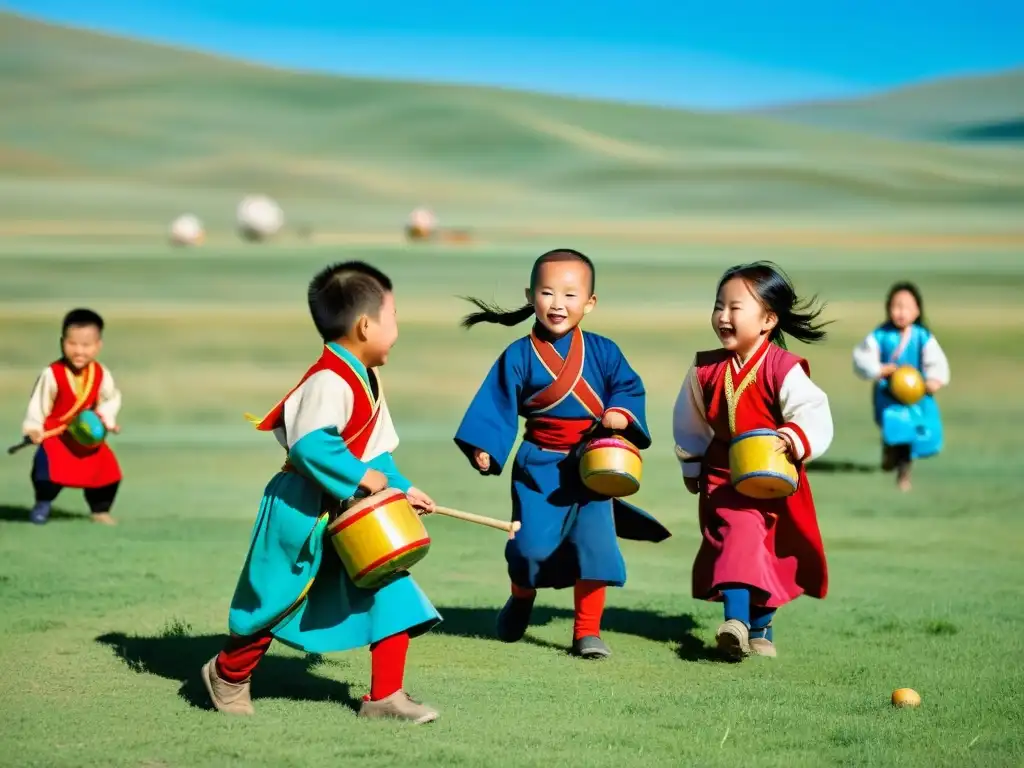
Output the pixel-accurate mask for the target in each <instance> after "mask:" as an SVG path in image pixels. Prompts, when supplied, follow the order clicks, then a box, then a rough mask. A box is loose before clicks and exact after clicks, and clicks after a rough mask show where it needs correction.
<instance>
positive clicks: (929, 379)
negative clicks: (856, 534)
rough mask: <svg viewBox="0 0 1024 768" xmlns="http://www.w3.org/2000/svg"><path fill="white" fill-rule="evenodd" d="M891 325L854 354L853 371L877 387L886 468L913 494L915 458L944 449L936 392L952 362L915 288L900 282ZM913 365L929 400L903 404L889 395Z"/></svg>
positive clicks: (889, 310) (893, 294)
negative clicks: (892, 380)
mask: <svg viewBox="0 0 1024 768" xmlns="http://www.w3.org/2000/svg"><path fill="white" fill-rule="evenodd" d="M885 307H886V315H887V318H886V321H885V322H884V323H882V324H881V325H880V326H878V327H877V328H875V330H873V331H872V332H871V333H869V334H868V335H867V337H866V338H865V339H864V341H862V342H861V343H860V344H859V345H857V347H856V348H855V349H854V350H853V369H854V371H855V372H856V373H857V375H858V376H860V377H861V378H864V379H867V380H869V381H873V382H875V386H874V392H873V404H874V415H875V424H877V425H878V427H879V429H880V430H881V432H882V469H883V470H884V471H886V472H891V471H892V470H894V469H895V470H896V485H897V487H898V488H899V489H900V490H901V491H909V490H910V470H911V464H912V462H913V460H914V459H925V458H928V457H930V456H935V455H936V454H938V453H939V452H940V451H941V450H942V438H943V434H942V417H941V415H940V413H939V405H938V403H937V402H936V401H935V397H934V395H935V393H936V392H938V391H939V390H940V389H942V387H945V386H947V385H948V384H949V361H948V360H947V359H946V354H945V352H943V351H942V347H940V346H939V342H938V340H937V339H936V338H935V336H933V335H932V332H931V331H930V330H928V325H927V324H926V323H925V319H924V300H923V299H922V298H921V292H920V291H919V290H918V288H917V286H916V285H914V284H913V283H907V282H902V283H896V284H895V285H893V286H892V287H891V288H890V289H889V295H888V296H887V297H886V300H885ZM904 365H909V366H911V367H913V368H916V369H917V370H918V371H920V373H921V376H922V377H923V378H924V385H925V396H924V397H923V398H922V399H921V400H920V401H919V402H917V403H915V404H913V405H904V404H902V403H900V402H898V401H897V400H895V399H894V398H893V396H892V395H891V394H890V392H889V377H890V376H892V374H893V373H894V372H895V371H896V369H897V368H900V367H901V366H904Z"/></svg>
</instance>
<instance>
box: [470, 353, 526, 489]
mask: <svg viewBox="0 0 1024 768" xmlns="http://www.w3.org/2000/svg"><path fill="white" fill-rule="evenodd" d="M524 348H525V347H524V346H523V345H522V344H521V343H516V344H513V345H512V346H510V347H509V348H508V349H506V350H505V351H504V352H502V353H501V357H499V358H498V360H497V361H496V362H495V363H494V365H493V366H491V370H490V371H489V372H488V374H487V378H485V379H484V383H483V384H481V385H480V389H479V390H478V391H477V393H476V396H475V397H474V398H473V401H472V402H471V403H470V404H469V408H467V409H466V415H465V416H463V417H462V423H461V424H459V429H458V431H457V432H456V433H455V444H456V445H457V446H459V448H460V449H461V450H462V452H463V453H464V454H465V455H466V458H467V459H469V462H470V464H472V465H473V467H475V468H476V469H477V470H479V471H480V472H481V473H483V474H485V475H500V474H501V470H502V468H503V467H504V466H505V462H506V461H508V455H509V453H511V452H512V446H513V445H514V444H515V441H516V432H517V431H518V429H519V398H520V393H521V392H522V389H523V380H524V379H525V376H526V362H525V361H524V360H523V349H524Z"/></svg>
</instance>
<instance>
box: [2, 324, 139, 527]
mask: <svg viewBox="0 0 1024 768" xmlns="http://www.w3.org/2000/svg"><path fill="white" fill-rule="evenodd" d="M60 344H61V357H60V359H59V360H57V361H56V362H53V363H51V364H50V365H49V366H47V367H46V369H45V370H44V371H43V372H42V373H41V374H39V378H37V379H36V383H35V387H34V388H33V389H32V396H31V397H30V398H29V401H28V408H27V410H26V412H25V420H24V422H23V423H22V425H21V429H22V432H23V434H24V435H25V436H26V437H28V438H29V439H30V440H31V441H32V442H33V443H35V444H36V445H38V446H39V448H38V449H37V450H36V455H35V459H34V460H33V462H32V472H31V478H32V486H33V488H34V489H35V506H33V507H32V512H31V513H30V519H31V521H32V522H33V523H36V524H37V525H43V524H44V523H46V521H47V520H49V518H50V508H51V506H52V505H53V501H54V499H56V498H57V495H58V494H59V493H60V492H61V490H62V489H64V488H82V489H84V490H85V500H86V503H87V504H88V505H89V510H90V511H91V512H92V520H93V522H96V523H101V524H104V525H114V524H115V520H114V518H113V517H111V515H110V509H111V507H112V506H113V504H114V499H115V497H116V496H117V489H118V487H119V486H120V484H121V468H120V466H118V463H117V458H116V457H115V456H114V452H113V451H112V450H111V449H110V446H109V445H107V443H106V441H103V442H101V443H99V444H98V445H93V446H85V445H82V444H81V443H79V442H78V441H76V440H75V439H74V438H73V437H72V436H71V434H69V432H68V430H67V427H68V425H69V424H70V423H71V422H72V421H73V420H74V419H75V417H77V416H78V415H79V414H81V413H82V412H83V411H88V410H93V411H95V413H96V415H97V416H98V417H99V419H100V421H102V422H103V426H104V427H106V429H107V431H108V432H114V433H116V432H119V431H120V428H119V427H118V425H117V414H118V412H119V411H120V410H121V393H120V392H119V391H118V389H117V386H116V385H115V384H114V377H113V376H111V375H110V370H109V369H108V368H107V367H106V366H105V365H103V364H102V363H100V362H98V361H97V360H96V358H97V357H98V356H99V354H100V351H101V350H102V349H103V318H102V317H100V316H99V315H98V314H97V313H95V312H93V311H92V310H91V309H73V310H71V311H70V312H68V313H67V315H65V316H64V322H63V323H62V325H61V335H60Z"/></svg>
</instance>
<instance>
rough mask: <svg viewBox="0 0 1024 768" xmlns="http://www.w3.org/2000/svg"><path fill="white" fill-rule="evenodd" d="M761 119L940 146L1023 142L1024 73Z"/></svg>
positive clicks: (773, 112)
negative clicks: (899, 138)
mask: <svg viewBox="0 0 1024 768" xmlns="http://www.w3.org/2000/svg"><path fill="white" fill-rule="evenodd" d="M760 114H761V115H763V116H768V117H777V118H781V119H784V120H791V121H793V122H797V123H804V124H808V125H817V126H822V127H832V128H843V129H852V130H857V131H863V132H866V133H873V134H879V135H889V136H897V137H904V138H911V139H914V138H916V139H925V140H936V141H970V142H1006V143H1011V142H1013V143H1021V142H1024V69H1018V70H1012V71H1009V72H1002V73H999V74H994V75H985V76H980V77H960V78H950V79H946V80H939V81H936V82H931V83H925V84H922V85H915V86H910V87H906V88H899V89H896V90H892V91H889V92H887V93H883V94H880V95H878V96H872V97H869V98H864V99H851V100H847V101H834V102H819V103H808V104H797V105H794V106H787V107H780V108H777V109H769V110H763V111H761V112H760Z"/></svg>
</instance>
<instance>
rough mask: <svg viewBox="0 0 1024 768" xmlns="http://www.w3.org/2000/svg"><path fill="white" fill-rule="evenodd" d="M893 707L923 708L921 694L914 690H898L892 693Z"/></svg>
mask: <svg viewBox="0 0 1024 768" xmlns="http://www.w3.org/2000/svg"><path fill="white" fill-rule="evenodd" d="M892 705H893V706H894V707H900V708H901V709H902V708H904V707H919V706H921V694H919V693H918V692H917V691H915V690H914V689H913V688H897V689H896V690H895V691H893V692H892Z"/></svg>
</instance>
